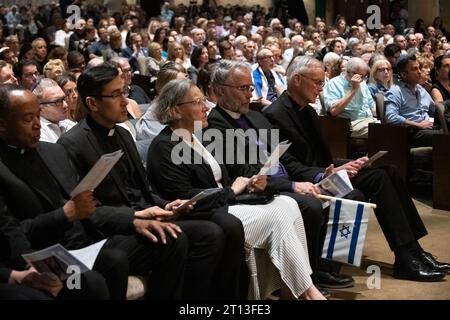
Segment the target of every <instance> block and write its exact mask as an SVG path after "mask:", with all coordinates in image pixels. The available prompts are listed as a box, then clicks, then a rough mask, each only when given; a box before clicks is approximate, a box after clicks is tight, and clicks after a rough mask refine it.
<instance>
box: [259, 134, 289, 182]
mask: <svg viewBox="0 0 450 320" xmlns="http://www.w3.org/2000/svg"><path fill="white" fill-rule="evenodd" d="M290 146H291V144H290V143H287V141H283V142H280V143H279V144H278V145H277V147H276V148H275V150H274V151H273V152H272V154H271V155H270V157H269V158H268V159H267V161H266V163H264V166H263V167H262V168H261V170H259V173H258V176H267V175H271V174H273V172H272V171H273V169H274V168H276V166H277V165H278V161H279V159H280V157H281V156H282V155H283V154H284V153H285V152H286V151H287V149H289V147H290Z"/></svg>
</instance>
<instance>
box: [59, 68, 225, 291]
mask: <svg viewBox="0 0 450 320" xmlns="http://www.w3.org/2000/svg"><path fill="white" fill-rule="evenodd" d="M78 92H79V95H80V99H81V101H82V103H83V105H84V107H86V108H87V109H88V110H89V111H88V115H87V117H86V119H83V120H82V121H80V122H79V123H78V124H77V125H76V126H75V127H74V128H73V129H72V130H71V131H70V132H68V133H67V134H65V135H64V136H63V137H61V139H60V140H59V141H58V143H59V144H62V145H63V146H64V148H65V149H66V150H67V152H68V154H69V157H70V158H71V160H72V162H73V163H74V165H75V167H76V168H77V170H78V173H79V175H80V176H84V175H86V174H87V173H88V171H89V170H90V169H91V168H92V166H93V165H94V164H95V163H96V162H97V160H98V159H99V158H100V156H101V155H103V154H106V153H111V152H115V151H117V150H122V151H123V152H124V154H123V156H122V157H121V159H120V160H119V161H118V163H116V164H115V166H114V168H113V169H112V170H111V172H110V173H109V174H108V175H107V176H106V178H105V179H104V181H103V182H102V183H101V184H100V185H99V186H98V187H97V188H96V189H95V191H94V195H95V197H96V199H98V200H99V201H100V202H101V203H102V204H103V205H108V206H114V207H120V208H124V207H125V208H129V209H130V210H131V211H133V212H134V213H133V215H134V217H135V221H136V222H135V223H134V225H130V226H129V227H130V228H132V229H136V232H138V233H139V234H140V235H141V236H142V239H144V238H148V239H150V240H151V242H154V243H158V244H161V239H162V238H166V237H167V238H169V237H170V238H177V236H175V235H174V234H173V233H169V232H168V230H167V228H166V227H164V226H158V225H159V224H161V223H162V224H164V223H166V222H167V221H174V223H175V224H177V225H178V226H179V229H178V230H180V232H181V230H182V232H183V234H184V235H186V236H187V238H188V241H189V253H188V255H189V257H190V258H189V259H188V262H187V266H186V270H185V273H184V289H183V298H189V299H207V298H208V297H209V295H208V294H209V290H210V289H213V288H212V285H213V283H212V277H213V275H214V270H215V268H216V266H217V263H218V261H219V258H220V256H221V255H222V250H221V248H222V246H223V245H224V243H223V236H221V235H220V234H218V233H220V232H221V231H220V229H219V227H218V226H217V225H216V224H214V223H212V222H210V221H203V220H189V221H187V220H183V221H180V219H181V218H180V219H177V218H178V217H179V215H180V216H182V215H184V214H186V213H187V212H188V211H190V210H191V209H192V206H190V207H189V208H188V209H183V210H177V207H178V206H180V205H181V204H183V203H185V202H186V201H187V200H175V201H172V202H169V201H166V200H164V199H162V198H160V197H159V196H158V195H157V194H156V193H155V192H153V191H152V189H151V187H150V186H149V183H148V181H147V179H146V178H145V177H146V173H145V169H144V167H143V164H142V161H141V159H140V157H139V153H138V151H137V149H136V145H135V143H134V141H133V139H132V137H131V135H130V134H129V133H128V132H127V131H126V130H125V129H123V128H122V127H120V126H117V125H116V124H118V123H121V122H124V121H125V120H127V119H128V112H127V103H128V99H127V98H126V97H127V96H128V92H127V91H126V90H125V89H124V80H123V78H122V77H121V75H120V74H119V71H118V69H117V68H115V67H114V66H112V65H110V64H103V65H99V66H96V67H93V68H90V69H88V70H86V71H85V72H84V73H83V74H81V76H80V77H79V78H78ZM137 222H139V225H138V223H137ZM143 224H144V225H143ZM178 236H180V235H178ZM172 240H174V239H172ZM164 244H165V242H164V241H163V245H164ZM130 251H132V249H130ZM129 254H130V255H133V256H135V257H136V260H138V261H139V260H140V259H139V257H137V256H136V254H135V253H134V252H129ZM147 257H148V259H146V264H152V263H153V264H154V263H155V262H154V261H155V258H156V259H157V256H156V255H151V254H147ZM166 267H167V266H166ZM147 272H148V271H147ZM223 272H229V271H225V270H224V271H223ZM160 276H161V275H160ZM178 277H179V278H180V281H182V275H179V274H170V273H167V274H166V276H165V277H164V278H170V279H176V278H178ZM162 280H163V278H161V279H160V280H157V279H154V278H153V279H152V280H151V281H150V282H149V285H151V283H152V282H154V281H158V283H160V284H162V283H163V281H162ZM167 281H168V279H167ZM181 283H182V282H181ZM153 287H155V285H153ZM162 287H163V286H162Z"/></svg>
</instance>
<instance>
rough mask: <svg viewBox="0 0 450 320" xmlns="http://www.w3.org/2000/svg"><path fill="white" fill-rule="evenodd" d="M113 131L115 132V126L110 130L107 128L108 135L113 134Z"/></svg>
mask: <svg viewBox="0 0 450 320" xmlns="http://www.w3.org/2000/svg"><path fill="white" fill-rule="evenodd" d="M114 132H116V127H114V128H112V129H111V130H109V132H108V137H112V136H113V135H114Z"/></svg>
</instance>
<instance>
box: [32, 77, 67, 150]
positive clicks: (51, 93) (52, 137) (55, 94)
mask: <svg viewBox="0 0 450 320" xmlns="http://www.w3.org/2000/svg"><path fill="white" fill-rule="evenodd" d="M33 93H34V94H35V95H36V96H37V97H38V99H39V105H40V108H41V138H40V140H41V141H45V142H51V143H56V141H58V139H59V137H61V135H62V134H63V133H64V132H66V131H68V130H69V129H71V128H72V127H73V126H74V125H75V122H73V121H71V120H69V119H67V116H68V114H69V113H68V110H69V108H68V106H67V103H66V95H65V94H64V91H63V90H62V89H61V88H60V87H59V86H58V84H57V83H56V82H55V81H54V80H52V79H48V78H44V79H42V80H41V81H40V82H39V83H38V85H37V86H36V88H35V89H34V90H33Z"/></svg>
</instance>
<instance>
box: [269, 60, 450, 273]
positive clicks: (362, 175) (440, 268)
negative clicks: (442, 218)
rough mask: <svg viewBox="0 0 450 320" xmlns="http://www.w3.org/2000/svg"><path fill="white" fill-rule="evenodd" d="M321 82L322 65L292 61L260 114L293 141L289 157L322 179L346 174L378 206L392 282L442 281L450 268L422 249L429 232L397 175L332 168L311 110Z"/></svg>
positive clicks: (354, 166) (352, 166) (356, 166)
mask: <svg viewBox="0 0 450 320" xmlns="http://www.w3.org/2000/svg"><path fill="white" fill-rule="evenodd" d="M324 77H325V72H324V67H323V64H322V63H321V62H320V61H318V60H316V59H314V58H311V57H298V58H296V59H295V60H294V61H293V62H292V63H291V66H290V67H289V68H288V70H287V79H288V89H287V91H286V92H284V93H283V95H282V96H281V97H280V98H279V99H278V100H277V101H276V102H274V103H273V104H272V105H271V106H269V107H268V108H267V109H266V110H265V111H264V114H265V115H266V117H267V118H268V119H269V120H270V122H272V124H273V125H274V127H276V128H278V129H279V130H280V136H281V139H288V140H289V141H290V142H292V145H291V147H290V149H289V152H290V154H291V155H293V156H294V157H296V158H297V159H298V160H299V161H301V162H302V163H304V164H305V165H312V166H322V167H324V169H323V175H324V176H326V175H328V174H330V173H332V172H336V171H337V170H340V169H345V170H347V173H348V174H349V176H350V178H351V181H352V184H353V186H354V187H355V188H356V189H359V190H360V191H361V192H362V193H363V194H364V196H365V197H366V198H368V199H370V200H371V201H372V202H374V203H376V204H377V209H375V214H376V217H377V219H378V221H379V223H380V226H381V228H382V230H383V233H384V235H385V237H386V240H387V241H388V243H389V246H390V248H391V250H393V251H394V254H395V263H394V277H397V278H401V279H410V280H418V281H434V280H438V279H441V278H443V277H444V275H445V274H446V272H447V271H448V270H449V269H450V265H449V264H446V263H440V262H438V261H436V260H435V259H434V258H433V257H432V255H431V254H430V253H427V252H425V251H424V250H423V249H422V248H421V247H420V245H419V243H418V241H417V240H418V239H420V238H421V237H423V236H424V235H426V234H427V231H426V229H425V226H424V225H423V222H422V220H421V218H420V216H419V213H418V212H417V209H416V207H415V206H414V203H413V202H412V200H411V197H410V196H409V195H408V193H407V188H406V186H405V184H404V182H403V180H402V179H401V177H400V176H399V174H398V172H397V171H396V170H395V169H393V168H391V167H389V168H386V169H384V170H383V169H364V170H361V169H362V167H363V165H364V163H365V162H366V161H367V160H368V159H367V157H364V158H361V159H358V160H354V161H350V162H347V163H346V164H344V165H343V166H341V167H338V168H335V167H334V165H333V164H332V159H331V153H330V151H329V149H328V148H327V144H326V141H325V139H324V137H322V135H321V133H320V128H319V121H318V116H317V114H316V113H315V111H314V110H313V108H312V107H311V106H309V103H312V102H314V101H315V99H316V97H317V96H318V94H319V93H320V92H321V91H322V88H323V83H324ZM325 167H326V169H325Z"/></svg>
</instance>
